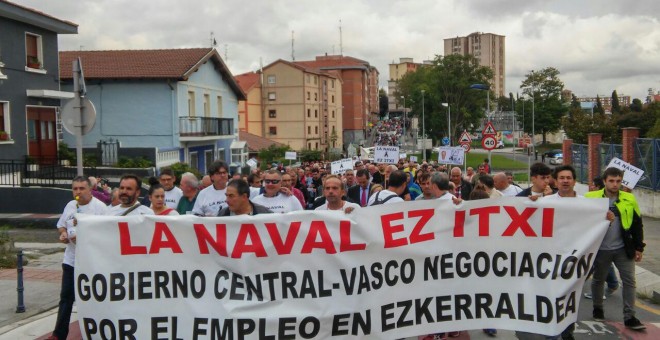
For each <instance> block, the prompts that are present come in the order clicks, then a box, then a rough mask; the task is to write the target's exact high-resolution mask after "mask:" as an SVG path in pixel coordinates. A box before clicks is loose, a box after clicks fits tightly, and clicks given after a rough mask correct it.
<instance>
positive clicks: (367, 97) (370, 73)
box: [295, 55, 379, 147]
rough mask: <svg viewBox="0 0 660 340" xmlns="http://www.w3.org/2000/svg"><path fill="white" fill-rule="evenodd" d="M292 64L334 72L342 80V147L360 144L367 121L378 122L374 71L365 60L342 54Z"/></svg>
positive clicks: (314, 69) (375, 71)
mask: <svg viewBox="0 0 660 340" xmlns="http://www.w3.org/2000/svg"><path fill="white" fill-rule="evenodd" d="M295 64H296V65H300V66H303V67H304V68H305V69H308V70H313V71H317V72H323V71H335V72H337V73H338V75H339V77H340V78H341V81H342V92H341V97H342V104H343V110H342V132H343V144H344V145H348V144H349V143H353V144H361V143H363V142H364V141H365V140H366V131H367V129H368V128H369V122H370V121H372V120H373V121H376V120H378V112H379V105H378V75H379V73H378V70H377V69H376V68H375V67H373V66H371V65H370V64H369V62H367V61H364V60H360V59H357V58H353V57H349V56H343V55H324V56H317V57H316V59H315V60H312V61H296V62H295ZM340 147H341V145H340Z"/></svg>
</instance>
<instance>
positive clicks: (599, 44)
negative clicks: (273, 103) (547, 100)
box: [14, 0, 660, 98]
mask: <svg viewBox="0 0 660 340" xmlns="http://www.w3.org/2000/svg"><path fill="white" fill-rule="evenodd" d="M14 1H15V2H17V3H19V4H22V5H25V6H28V7H32V8H35V9H38V10H40V11H43V12H45V13H49V14H52V15H54V16H56V17H58V18H61V19H65V20H70V21H73V22H75V23H77V24H79V34H77V35H62V36H60V38H59V39H60V46H61V48H62V49H64V50H72V49H73V50H77V49H80V48H81V46H82V48H83V49H87V50H90V49H147V48H182V47H199V46H210V41H211V40H210V33H211V32H213V34H214V37H215V39H216V40H217V42H218V46H217V48H218V50H219V51H220V53H221V55H223V56H224V55H225V50H226V53H227V56H228V60H227V64H228V66H229V67H230V69H231V71H232V72H233V73H234V74H239V73H242V72H247V71H252V70H256V69H257V68H258V67H259V65H260V60H263V63H264V64H268V63H270V62H272V61H274V60H276V59H278V58H283V59H291V42H292V41H291V32H292V31H294V40H295V43H294V50H295V58H296V60H310V59H313V58H314V57H315V56H317V55H323V54H325V53H328V54H331V53H339V51H340V34H339V20H341V22H342V24H341V26H342V33H343V34H342V47H343V52H344V54H345V55H350V56H354V57H357V58H360V59H364V60H367V61H369V62H370V63H371V64H372V65H374V66H376V67H377V68H378V70H379V71H380V83H381V86H386V84H387V79H388V77H389V75H388V71H389V67H388V64H389V63H391V62H393V61H398V59H399V58H400V57H411V58H414V60H415V61H416V62H421V61H423V60H426V59H433V58H434V56H435V55H438V54H443V53H444V51H443V48H444V47H443V46H444V43H443V40H444V39H446V38H451V37H456V36H465V35H467V34H470V33H472V32H490V33H495V34H500V35H504V36H506V77H507V78H506V92H507V93H508V92H514V93H515V92H517V91H519V86H520V83H521V82H522V80H523V78H524V75H525V74H526V73H527V72H529V71H530V70H533V69H542V68H544V67H548V66H553V67H556V68H558V69H559V70H560V71H561V75H560V77H561V79H562V80H563V81H564V83H565V86H566V88H568V89H571V90H573V91H574V92H575V93H576V94H583V95H595V94H597V93H600V94H604V93H611V91H612V90H613V89H617V90H618V91H620V92H621V91H623V92H625V93H627V94H630V95H632V96H633V97H640V98H642V97H643V96H645V95H646V89H647V88H649V87H654V88H660V72H659V67H658V66H657V64H658V62H657V61H658V60H660V58H659V57H660V24H659V20H660V18H659V15H660V14H658V13H660V1H657V0H638V1H635V2H633V3H631V2H626V1H618V0H585V1H575V0H570V1H569V0H557V1H546V0H488V1H483V0H441V1H437V0H418V1H395V0H382V1H376V0H352V1H349V0H335V1H329V0H328V1H299V0H278V1H267V0H251V1H250V3H249V6H248V5H246V1H244V0H241V1H239V0H223V1H212V0H189V1H179V0H161V1H143V0H142V1H141V0H131V1H129V0H105V1H103V0H86V1H82V2H81V1H74V0H59V1H40V0H14ZM225 46H226V47H225Z"/></svg>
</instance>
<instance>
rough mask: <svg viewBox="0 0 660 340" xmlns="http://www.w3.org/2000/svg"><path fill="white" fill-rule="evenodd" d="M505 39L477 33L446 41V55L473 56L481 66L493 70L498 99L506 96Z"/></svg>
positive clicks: (492, 87)
mask: <svg viewBox="0 0 660 340" xmlns="http://www.w3.org/2000/svg"><path fill="white" fill-rule="evenodd" d="M504 38H505V37H504V36H503V35H497V34H493V33H481V32H475V33H472V34H470V35H468V36H467V37H456V38H449V39H445V40H444V41H445V55H450V54H461V55H469V54H470V55H473V56H474V57H475V58H477V59H478V60H479V64H480V65H481V66H488V67H490V68H491V69H492V70H493V82H492V83H491V84H490V85H491V89H492V90H493V92H494V93H495V95H497V96H498V97H499V96H504V90H505V89H506V87H505V77H504V71H505V68H504V66H505V60H506V59H505V52H506V49H505V43H504Z"/></svg>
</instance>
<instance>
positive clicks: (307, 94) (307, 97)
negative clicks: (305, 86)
mask: <svg viewBox="0 0 660 340" xmlns="http://www.w3.org/2000/svg"><path fill="white" fill-rule="evenodd" d="M307 100H309V91H307Z"/></svg>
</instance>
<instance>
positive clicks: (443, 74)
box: [396, 54, 494, 143]
mask: <svg viewBox="0 0 660 340" xmlns="http://www.w3.org/2000/svg"><path fill="white" fill-rule="evenodd" d="M492 78H493V71H492V70H491V69H490V68H488V67H485V66H481V65H479V62H478V60H477V59H476V58H474V57H473V56H469V55H468V56H462V55H454V54H453V55H448V56H436V57H435V59H434V60H433V63H432V64H431V65H428V66H424V67H420V68H418V69H417V70H416V71H415V72H410V73H408V74H406V75H405V76H404V77H403V78H402V79H401V80H400V81H399V90H398V93H397V94H396V95H397V97H398V96H405V97H406V98H407V103H412V104H411V105H408V106H410V107H411V108H412V113H411V115H412V116H414V115H417V116H419V117H420V118H421V112H422V91H421V90H424V91H425V93H424V118H425V121H424V122H425V128H426V132H427V135H428V136H429V137H431V138H432V139H433V140H434V143H437V140H438V139H440V138H442V137H443V136H446V135H447V120H448V119H447V118H448V117H447V114H448V111H449V110H448V109H447V108H446V107H444V106H443V105H442V103H448V104H449V106H450V107H451V131H452V137H453V138H454V139H456V138H457V136H458V135H457V132H460V131H463V129H466V130H470V131H474V130H476V129H478V128H480V126H481V119H482V118H483V117H484V109H485V108H486V106H487V105H486V97H487V96H486V93H484V91H479V90H473V89H470V85H472V84H490V82H491V81H492ZM491 98H494V96H492V95H491Z"/></svg>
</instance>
